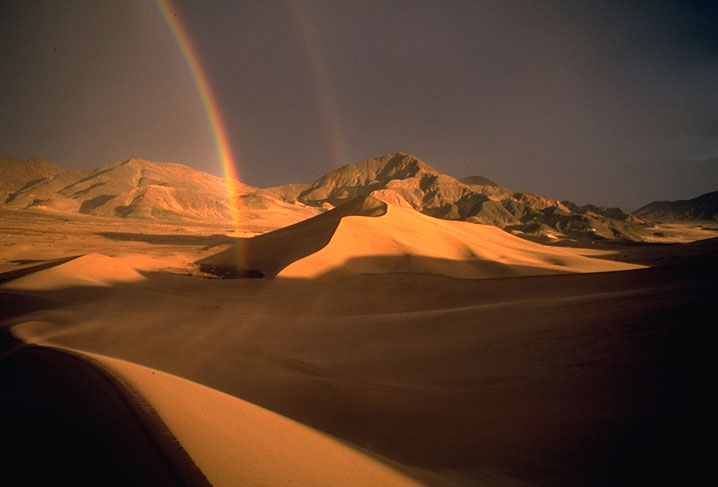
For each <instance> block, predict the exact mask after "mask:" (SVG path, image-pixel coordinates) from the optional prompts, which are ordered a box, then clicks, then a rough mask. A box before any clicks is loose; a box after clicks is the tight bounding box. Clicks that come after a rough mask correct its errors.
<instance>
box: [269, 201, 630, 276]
mask: <svg viewBox="0 0 718 487" xmlns="http://www.w3.org/2000/svg"><path fill="white" fill-rule="evenodd" d="M586 252H590V251H581V250H575V249H566V248H556V247H546V246H543V245H539V244H536V243H533V242H528V241H526V240H524V239H520V238H518V237H515V236H513V235H511V234H509V233H507V232H505V231H503V230H501V229H499V228H497V227H494V226H490V225H480V224H473V223H466V222H457V221H447V220H440V219H438V218H432V217H429V216H426V215H424V214H421V213H419V212H417V211H415V210H412V209H410V208H402V207H397V206H393V205H387V211H386V214H385V215H383V216H380V217H378V218H367V217H359V216H347V217H344V218H343V219H342V220H341V221H340V222H339V225H338V227H337V229H336V231H335V232H334V235H333V236H332V238H331V240H330V242H329V243H328V244H327V245H326V246H325V247H323V248H322V249H321V250H319V251H318V252H316V253H314V254H312V255H310V256H307V257H305V258H303V259H300V260H298V261H296V262H294V263H292V264H290V265H289V266H287V267H285V268H284V269H283V270H282V271H281V272H280V273H279V274H278V277H301V278H316V277H322V276H329V277H338V276H342V275H349V274H360V273H382V272H419V273H430V274H443V275H447V276H452V277H460V278H488V277H507V276H512V275H533V274H552V273H562V272H602V271H615V270H622V269H635V268H637V267H639V266H635V265H631V264H624V263H617V262H613V261H607V260H601V259H596V258H590V257H587V256H584V255H581V254H582V253H586Z"/></svg>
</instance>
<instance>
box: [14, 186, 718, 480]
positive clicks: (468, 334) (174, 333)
mask: <svg viewBox="0 0 718 487" xmlns="http://www.w3.org/2000/svg"><path fill="white" fill-rule="evenodd" d="M350 203H351V204H350V205H348V206H341V207H338V208H337V209H335V210H334V211H330V212H327V213H324V214H323V215H322V216H321V217H319V218H315V219H311V220H307V221H305V222H302V223H300V224H297V225H294V226H292V227H287V228H285V229H283V230H282V231H279V232H272V233H267V234H264V235H261V236H259V237H256V238H252V239H246V240H240V242H242V243H245V244H248V245H247V246H246V247H244V250H246V251H247V254H246V255H245V257H246V259H247V262H250V263H251V262H254V263H255V264H256V265H257V268H259V269H262V270H264V271H266V273H265V276H268V277H273V273H274V274H276V273H279V278H277V279H230V280H220V279H200V278H196V277H192V276H191V274H190V273H189V272H187V271H186V269H184V270H183V271H181V272H180V271H177V272H175V271H169V269H170V268H176V267H181V266H178V264H180V263H181V262H194V261H197V260H199V259H201V258H202V256H206V255H208V254H212V253H214V254H215V255H213V256H212V257H211V258H210V259H217V262H219V263H222V262H237V261H236V260H235V261H232V260H230V257H232V258H234V259H236V258H237V252H236V250H237V249H236V248H234V247H232V248H230V249H228V250H226V251H224V252H217V249H218V248H219V246H222V245H227V243H228V242H232V241H233V240H232V238H231V237H228V236H226V235H223V234H218V233H217V232H216V229H205V230H200V229H195V230H191V231H188V232H187V233H185V234H184V235H182V234H181V233H179V232H181V229H180V230H178V233H177V234H176V235H173V234H172V231H171V230H172V229H170V228H166V229H164V230H163V231H162V232H151V231H148V229H147V228H148V227H145V230H142V227H137V226H136V225H135V224H132V225H130V224H128V225H127V226H126V227H122V226H117V227H113V228H112V230H113V231H112V232H100V233H98V232H97V230H95V229H92V228H89V229H86V230H84V231H79V230H81V229H82V228H83V227H81V226H78V225H77V224H76V223H73V222H64V221H61V220H60V219H57V220H55V221H57V224H56V225H54V226H53V227H52V228H53V232H55V233H54V234H53V235H52V238H53V240H55V241H54V242H49V241H46V237H47V235H46V234H45V233H42V232H34V231H33V230H34V229H33V228H32V227H31V223H32V222H31V221H27V222H22V223H23V224H22V225H20V224H17V223H16V224H13V225H8V226H7V228H8V229H9V230H8V233H7V234H6V235H5V236H4V237H3V241H4V242H5V243H6V244H12V245H8V246H6V247H4V249H5V250H6V252H5V253H4V254H2V255H3V256H4V257H3V259H4V260H3V270H4V271H3V272H2V273H1V274H0V280H1V281H2V282H3V283H4V284H3V286H2V288H0V306H2V316H0V323H1V325H2V327H3V328H2V329H1V330H0V380H2V381H3V382H2V386H3V392H5V391H8V392H7V397H8V398H16V397H17V396H16V395H14V392H12V391H18V390H19V391H21V392H22V391H24V392H25V396H24V397H25V399H24V400H23V401H16V400H15V399H13V401H10V402H9V403H8V402H2V403H0V412H2V413H3V415H4V417H6V418H12V420H13V421H15V422H16V423H17V419H18V415H20V416H22V419H23V421H22V422H21V423H19V424H20V425H21V426H20V427H13V428H12V429H4V430H3V431H4V434H5V437H6V438H10V439H9V440H7V441H9V442H10V443H16V444H22V445H23V449H22V450H19V451H22V452H29V457H28V458H29V459H30V460H28V462H26V463H23V462H21V461H20V459H24V458H25V457H26V456H27V455H20V456H18V455H16V456H15V457H12V458H13V459H18V460H17V462H15V460H13V462H11V464H10V465H9V468H12V471H13V472H17V471H26V470H27V469H28V468H29V467H28V466H29V465H34V463H32V462H36V461H37V460H35V459H36V458H37V459H42V461H43V462H45V463H43V464H48V463H47V462H50V463H49V464H51V465H54V466H60V467H62V466H63V465H65V464H67V465H65V467H63V470H62V472H63V474H62V477H63V478H65V477H68V475H69V476H70V477H68V478H71V476H72V469H73V468H75V467H76V460H75V459H76V458H83V459H84V458H86V457H85V454H84V453H83V454H75V453H74V452H75V450H70V449H68V448H67V442H68V441H69V440H68V438H70V439H72V440H73V441H75V442H76V443H77V442H81V441H84V440H80V439H79V438H84V437H81V436H78V434H77V433H78V432H77V431H76V428H77V426H76V423H74V422H72V421H65V420H64V416H63V417H61V420H57V419H56V418H57V417H56V416H54V415H55V414H56V411H57V409H58V408H57V407H56V405H57V404H60V405H62V409H63V410H69V411H70V413H72V414H69V417H71V418H80V419H82V418H85V419H87V422H89V423H96V422H100V423H103V424H104V425H105V426H107V428H104V429H102V430H101V431H100V432H99V433H98V435H95V437H97V436H99V437H100V440H101V441H100V440H98V441H100V443H101V444H103V445H105V446H106V447H107V450H108V451H110V452H111V453H112V454H113V455H116V454H117V455H118V456H106V450H96V449H95V448H94V443H90V444H87V445H85V447H84V449H82V450H81V451H83V452H88V451H90V452H92V451H97V452H98V453H96V454H95V456H94V457H93V458H100V459H102V458H104V463H102V465H103V467H102V468H103V469H104V468H105V466H108V465H109V466H112V465H114V468H115V471H120V472H124V471H125V470H126V468H125V465H126V464H127V462H125V463H122V462H120V463H118V460H117V459H118V458H119V459H122V458H124V459H126V460H128V462H129V464H130V465H133V464H136V460H137V456H138V453H137V452H139V451H143V452H144V451H148V452H155V454H156V456H159V457H160V458H159V460H158V461H157V462H155V461H153V462H150V463H149V464H147V465H145V466H144V467H142V468H139V469H138V470H137V471H136V472H134V474H133V478H140V479H141V478H153V477H152V476H155V477H156V476H157V475H158V472H165V473H167V475H174V474H173V472H174V470H175V469H173V468H169V472H166V470H167V468H166V465H165V467H162V465H161V464H162V462H161V461H160V460H161V457H162V456H163V455H164V454H163V451H165V449H166V447H167V445H165V444H164V443H160V444H159V445H154V446H152V444H151V443H152V442H151V441H149V443H147V441H145V440H143V441H145V443H147V444H148V445H149V446H147V445H146V447H142V448H143V449H142V450H139V447H138V446H136V443H135V440H134V439H133V438H135V437H137V438H140V439H141V438H144V437H145V436H146V435H144V434H143V433H142V431H139V430H138V427H137V426H136V425H135V427H134V428H131V427H130V426H131V424H134V423H132V422H133V421H135V420H137V418H136V417H135V418H134V419H133V416H132V414H131V413H132V411H129V412H127V414H124V415H123V416H122V418H124V419H117V420H115V419H111V418H114V416H112V417H111V416H109V414H110V412H113V411H116V410H119V409H118V408H115V405H118V404H120V403H122V404H125V406H127V404H129V399H132V397H133V394H134V392H132V391H135V392H138V393H139V396H138V397H140V396H141V397H142V398H144V401H145V402H146V403H147V406H148V408H150V409H151V411H153V412H154V413H153V414H155V415H156V417H157V418H158V423H157V425H156V426H158V428H159V429H160V430H162V428H165V430H166V431H168V432H169V433H170V436H171V437H172V438H174V439H176V443H177V444H178V445H180V447H181V450H182V452H185V453H184V455H185V457H187V458H190V459H191V460H192V464H193V465H194V464H196V466H195V468H196V469H197V470H199V471H201V473H202V475H204V476H206V477H207V479H208V481H209V482H208V483H210V484H213V485H263V484H266V485H292V484H291V483H290V482H296V485H322V484H325V485H422V484H424V485H431V486H435V487H456V486H480V485H537V484H540V485H615V484H619V483H621V481H625V480H626V479H628V481H630V482H631V483H635V484H642V483H657V482H655V481H656V480H662V481H663V480H665V479H670V480H671V481H673V483H681V482H680V481H686V479H688V482H689V483H696V482H694V480H696V479H697V478H699V477H698V475H697V474H695V475H694V474H693V473H694V471H693V470H691V468H692V467H691V465H693V464H694V463H695V462H696V461H700V462H704V464H705V465H709V463H706V457H707V453H706V454H703V453H702V452H703V450H701V451H696V448H692V447H691V446H690V445H692V438H691V436H692V433H691V432H692V431H699V430H700V429H701V428H702V427H703V425H704V424H706V422H707V421H708V419H709V418H710V414H709V411H708V409H709V404H710V403H709V402H708V401H706V399H705V397H706V396H707V394H708V393H709V391H710V390H711V389H710V387H709V385H710V383H711V380H712V377H711V374H710V373H709V372H708V371H710V370H712V368H711V367H710V363H709V362H710V357H711V356H712V355H711V352H710V350H709V349H710V344H711V341H710V340H708V339H706V336H708V335H707V334H706V333H707V331H706V330H708V328H706V326H707V325H706V323H707V322H706V321H705V319H704V318H703V316H705V315H710V312H711V310H712V309H713V307H714V301H715V299H714V298H715V288H716V283H715V275H716V273H715V267H716V260H715V255H716V252H715V249H716V244H717V242H716V241H715V240H706V241H703V242H699V243H697V244H690V245H648V244H646V245H633V244H631V245H627V244H623V245H621V243H613V245H614V246H615V247H613V248H614V250H615V249H618V250H620V255H616V256H613V257H620V258H622V259H627V260H630V261H631V262H634V263H645V264H647V265H651V266H655V267H651V268H639V267H640V266H637V265H636V266H634V267H636V268H635V269H633V270H630V269H629V268H630V267H631V266H630V265H629V264H624V263H619V262H612V261H609V260H604V259H599V258H596V257H601V255H600V254H601V253H602V252H604V253H605V252H607V251H608V249H610V248H612V247H610V246H609V244H610V242H608V243H606V244H605V245H602V246H601V248H603V249H605V250H604V251H596V250H584V249H567V248H561V247H549V246H541V245H537V244H534V243H531V242H526V241H523V240H518V239H516V238H514V237H513V236H512V235H510V234H508V233H506V232H503V231H501V230H497V229H493V228H489V227H484V226H481V225H476V224H466V223H461V222H451V221H441V220H436V219H434V218H430V217H427V216H424V215H420V214H417V213H416V212H414V211H413V210H410V209H408V208H399V207H395V206H386V205H385V204H384V203H382V202H381V201H378V200H376V199H371V198H364V199H360V200H355V201H353V202H350ZM47 221H48V220H42V222H43V225H44V224H46V223H45V222H47ZM63 229H64V230H63ZM61 231H64V232H65V235H66V236H67V238H65V239H60V238H58V237H59V232H61ZM142 231H144V232H145V234H142V233H141V232H142ZM83 232H84V233H83ZM44 239H45V240H44ZM596 247H599V246H598V245H596ZM49 248H51V249H52V251H53V253H52V254H51V256H52V260H50V259H49V257H50V256H49V255H48V257H46V260H41V259H40V257H42V252H40V251H39V250H38V249H49ZM80 249H87V250H86V251H87V252H88V254H87V255H85V256H83V257H75V256H76V255H77V252H78V250H80ZM230 254H231V255H230ZM108 255H112V256H113V257H108ZM222 259H226V260H222ZM313 259H314V260H313ZM173 261H175V264H173ZM312 261H313V262H314V265H316V269H317V271H316V272H313V268H312V267H311V266H310V265H309V264H310V263H311V262H312ZM163 266H165V267H166V268H165V269H164V271H163ZM300 266H305V267H304V268H303V270H302V268H301V267H300ZM293 268H294V269H298V270H297V272H296V274H295V275H294V277H293V278H284V277H283V276H284V274H283V272H284V271H287V272H288V271H290V270H292V269H293ZM611 269H626V270H624V271H622V272H592V271H605V270H611ZM299 270H301V271H302V272H299ZM447 274H449V275H447ZM525 274H538V275H525ZM311 276H317V277H319V278H311ZM452 276H453V277H452ZM477 276H478V277H482V279H472V278H468V279H467V277H477ZM501 276H508V277H501ZM297 277H301V278H297ZM334 277H336V278H334ZM457 277H460V278H457ZM485 277H489V279H485ZM10 329H12V331H13V333H15V332H17V333H18V334H19V336H20V337H21V338H23V339H25V340H27V341H31V342H37V343H40V344H45V343H47V344H50V345H53V347H43V346H38V347H33V346H28V345H25V344H23V343H19V342H17V341H13V340H9V339H7V337H8V336H9V335H8V333H7V330H10ZM54 347H62V348H65V347H66V348H69V349H72V350H74V351H77V353H79V354H80V355H77V354H75V355H72V357H74V359H73V360H71V361H70V362H72V363H69V364H68V362H67V360H64V359H63V358H62V357H59V356H58V353H59V352H57V353H50V352H51V351H52V350H55V349H54ZM48 354H50V355H52V357H50V358H48V357H49V355H48ZM82 354H84V355H82ZM90 355H94V358H90V359H89V360H90V361H89V362H88V359H87V358H84V359H82V360H81V359H79V358H78V356H83V357H88V356H90ZM107 357H112V358H111V359H110V358H107ZM96 362H101V363H103V364H104V367H105V368H106V369H107V370H111V371H112V375H113V376H115V377H121V378H122V381H123V382H125V383H127V384H129V389H128V388H125V389H117V388H116V389H117V390H116V391H115V392H114V396H116V398H115V399H113V400H112V401H110V400H109V399H107V397H106V395H105V393H104V392H102V391H104V389H98V388H97V387H95V386H97V385H98V383H99V382H102V377H100V378H97V377H96V378H95V379H92V378H91V377H90V376H92V375H93V374H92V371H90V370H89V368H90V366H89V365H87V364H92V363H96ZM63 364H65V365H63ZM63 367H66V370H65V369H63V370H61V369H62V368H63ZM102 370H105V369H104V368H103V369H102ZM170 374H171V375H170ZM86 379H87V380H86ZM70 380H71V381H73V384H74V385H73V386H72V387H65V385H66V384H67V383H68V381H70ZM88 381H89V382H88ZM98 387H99V386H98ZM98 391H99V392H98ZM128 391H129V392H128ZM219 391H221V392H219ZM98 396H99V397H98ZM123 398H125V399H123ZM127 398H129V399H127ZM263 408H264V409H263ZM25 411H27V413H24V412H25ZM73 411H75V412H74V413H73ZM270 411H271V412H270ZM21 413H22V414H21ZM23 414H24V416H23ZM108 418H110V419H108ZM73 421H74V419H73ZM16 423H13V424H16ZM38 425H40V426H38ZM53 425H59V427H58V428H54V427H52V426H53ZM160 427H161V428H160ZM130 429H133V430H138V431H136V433H137V434H136V435H134V434H133V435H134V436H132V437H128V438H127V439H126V440H123V441H122V442H120V441H116V438H117V437H118V430H119V431H120V432H122V431H125V430H128V431H129V430H130ZM139 429H140V430H141V429H142V428H139ZM165 430H162V431H165ZM54 431H59V433H60V434H58V436H57V437H53V436H52V434H53V432H54ZM160 436H161V435H160ZM150 439H151V438H150ZM138 441H139V440H138ZM42 445H50V447H43V448H41V449H39V450H38V448H39V447H40V446H42ZM675 445H682V446H685V447H684V448H681V451H675V450H676V449H675V448H674V446H675ZM170 447H171V445H170ZM59 450H62V452H64V454H63V455H62V456H60V457H57V456H56V455H58V453H57V452H58V451H59ZM170 450H172V448H170ZM37 451H39V452H40V453H37V454H36V456H34V457H33V456H32V455H33V453H32V452H37ZM705 452H708V450H705ZM148 454H149V453H148ZM140 456H141V455H140ZM170 456H172V455H171V454H170ZM57 458H59V460H57ZM173 458H174V457H173ZM696 459H698V460H696ZM656 464H660V465H663V466H665V471H664V470H652V469H653V466H654V465H656ZM17 465H20V467H18V466H17ZM98 465H99V464H98ZM179 465H180V466H182V465H184V464H183V463H182V462H180V463H179ZM82 468H83V471H85V470H84V469H85V468H86V466H85V465H84V464H82ZM95 471H96V470H92V471H91V472H93V475H94V472H95ZM67 472H70V473H69V474H68V473H67ZM696 472H698V471H696ZM175 473H176V472H175ZM163 475H164V474H163ZM405 475H407V476H410V477H412V478H415V479H417V480H416V481H413V480H411V479H409V478H408V477H405ZM103 480H104V479H103ZM628 481H626V482H627V483H628ZM352 482H354V484H352ZM46 483H48V482H46ZM49 483H52V482H49ZM143 483H144V484H149V485H175V484H172V483H168V484H163V483H157V482H149V481H145V482H143V481H135V482H125V483H124V484H123V483H122V482H119V483H117V482H116V483H115V484H114V485H142V484H143ZM110 484H111V483H110ZM200 485H206V484H200Z"/></svg>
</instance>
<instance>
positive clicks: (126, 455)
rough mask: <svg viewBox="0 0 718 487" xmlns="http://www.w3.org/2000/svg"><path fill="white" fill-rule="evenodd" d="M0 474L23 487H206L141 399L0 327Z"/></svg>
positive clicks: (67, 356) (71, 358)
mask: <svg viewBox="0 0 718 487" xmlns="http://www.w3.org/2000/svg"><path fill="white" fill-rule="evenodd" d="M0 334H2V337H0V342H1V345H2V346H1V347H0V352H1V353H2V355H0V384H1V385H2V393H3V400H2V402H0V414H1V416H2V418H3V443H4V444H5V446H6V448H5V451H4V453H3V464H4V467H3V477H4V478H5V479H10V478H14V480H15V481H16V482H20V479H22V480H21V482H22V484H23V485H55V484H57V483H58V482H65V481H71V482H72V485H117V486H127V485H155V486H180V485H182V486H196V487H203V486H209V485H210V484H209V482H207V480H206V479H205V477H204V475H203V474H202V472H201V471H200V470H199V469H198V468H197V467H196V466H195V464H194V462H193V461H192V460H191V459H190V457H189V456H188V455H187V454H186V453H185V452H184V450H183V449H182V447H181V446H180V445H179V443H177V441H176V440H175V439H174V438H173V437H172V435H171V434H169V431H168V430H167V428H166V427H165V426H164V424H163V423H162V422H161V421H159V420H158V418H157V416H156V415H155V414H153V412H152V410H151V408H149V407H148V406H147V405H146V404H145V403H144V402H142V401H138V400H137V399H139V398H138V397H137V396H136V395H135V394H134V393H133V392H132V391H130V390H128V389H127V388H125V387H124V386H123V385H122V383H121V382H119V381H117V380H116V379H115V376H114V374H112V373H108V372H107V371H106V370H103V369H102V368H98V367H96V366H94V365H92V364H91V363H89V362H88V361H87V360H83V359H82V358H80V357H79V356H77V355H75V354H72V353H67V352H63V351H60V350H56V349H52V348H46V347H38V346H26V345H23V344H20V343H17V342H16V341H14V340H13V339H11V338H10V337H9V336H8V335H7V334H6V331H5V330H4V329H3V330H0Z"/></svg>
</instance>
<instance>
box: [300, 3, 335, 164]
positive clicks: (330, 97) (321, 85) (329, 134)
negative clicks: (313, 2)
mask: <svg viewBox="0 0 718 487" xmlns="http://www.w3.org/2000/svg"><path fill="white" fill-rule="evenodd" d="M288 6H289V11H290V13H291V16H292V19H293V20H294V24H295V28H296V30H297V34H298V37H299V39H300V40H301V42H302V47H303V49H304V53H305V55H306V57H307V61H308V62H309V67H310V74H311V76H312V78H313V79H312V81H313V82H314V87H315V90H316V94H317V99H318V101H319V110H320V111H321V113H320V116H321V123H322V125H323V127H322V128H323V130H324V133H325V137H326V144H327V148H326V150H327V155H328V156H329V163H330V169H336V168H338V167H339V166H341V165H342V164H345V163H346V162H347V160H348V158H347V154H346V150H345V144H344V140H343V138H342V130H341V125H340V123H339V117H338V116H337V113H338V110H337V103H336V97H335V95H334V90H333V89H332V83H331V79H332V78H331V76H330V75H329V73H328V72H327V69H326V66H327V65H328V63H327V61H326V59H325V58H324V57H323V56H322V42H321V39H320V38H319V33H318V32H317V28H316V26H315V24H314V23H313V22H312V19H311V17H310V16H309V14H308V12H307V11H306V9H307V7H306V5H302V4H301V3H300V2H298V1H296V0H290V1H289V2H288Z"/></svg>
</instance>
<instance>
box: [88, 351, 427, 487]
mask: <svg viewBox="0 0 718 487" xmlns="http://www.w3.org/2000/svg"><path fill="white" fill-rule="evenodd" d="M91 357H92V358H93V359H94V360H97V361H99V362H100V363H102V364H104V365H106V366H108V367H110V368H111V369H113V370H114V371H115V372H116V373H118V374H120V375H121V376H122V377H123V378H124V379H126V380H127V381H128V382H129V383H130V385H131V386H133V387H134V388H136V389H137V390H138V391H139V392H140V394H142V396H143V397H144V398H146V399H147V400H148V401H149V402H150V404H151V405H152V406H153V408H154V409H155V410H156V411H157V413H158V414H159V416H160V418H161V419H162V420H163V421H164V422H165V424H166V425H167V426H168V428H169V429H170V431H171V432H172V433H173V434H174V435H175V436H176V437H177V439H178V440H179V441H180V443H181V444H182V445H183V447H184V448H185V450H186V451H187V453H188V454H189V455H190V457H191V458H192V459H193V460H194V461H195V463H196V464H197V466H198V467H199V468H200V469H201V470H202V472H203V473H204V474H205V476H206V477H207V479H208V480H209V481H210V483H211V484H212V485H214V486H217V487H220V486H227V487H232V486H238V487H239V486H247V487H253V486H257V485H271V486H277V487H282V486H286V487H289V486H297V487H303V486H307V485H313V486H317V487H319V486H327V487H334V486H337V485H342V486H347V487H349V486H357V487H359V486H368V485H382V486H384V485H385V486H417V487H418V486H419V485H422V484H420V483H419V482H418V481H416V480H414V479H411V478H409V477H407V476H405V475H403V474H401V473H399V472H397V471H394V470H392V469H391V468H389V467H387V466H385V465H383V464H381V463H380V462H378V461H376V460H374V459H373V458H371V457H370V456H368V455H366V454H363V453H361V452H360V451H359V450H357V449H355V448H352V447H351V446H349V445H347V444H345V443H342V442H340V441H337V440H336V439H333V438H331V437H329V436H327V435H325V434H322V433H320V432H318V431H316V430H313V429H311V428H308V427H307V426H304V425H302V424H301V423H298V422H296V421H293V420H290V419H288V418H286V417H283V416H281V415H279V414H276V413H273V412H271V411H268V410H266V409H264V408H261V407H258V406H255V405H254V404H251V403H249V402H246V401H243V400H241V399H238V398H236V397H233V396H230V395H228V394H224V393H222V392H219V391H216V390H214V389H210V388H208V387H205V386H202V385H200V384H197V383H194V382H191V381H188V380H185V379H182V378H180V377H177V376H173V375H170V374H166V373H163V372H160V371H156V370H153V369H149V368H147V367H142V366H139V365H136V364H133V363H130V362H126V361H122V360H117V359H111V358H108V357H102V356H98V355H91Z"/></svg>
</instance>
